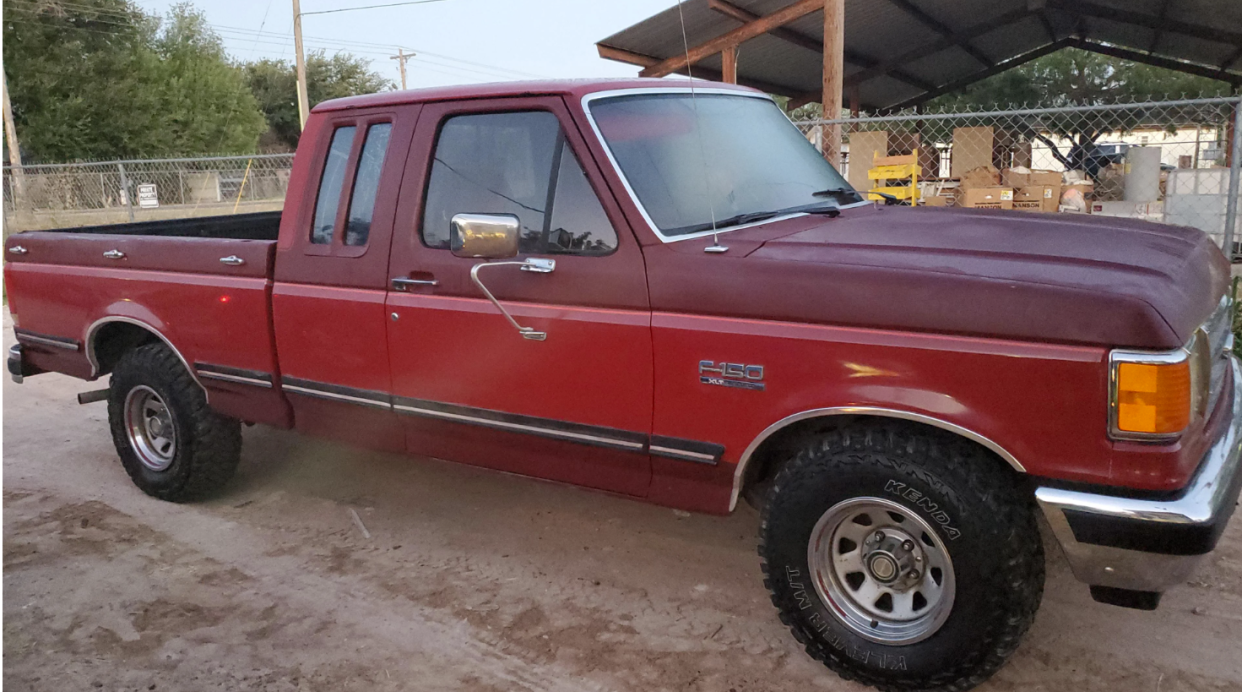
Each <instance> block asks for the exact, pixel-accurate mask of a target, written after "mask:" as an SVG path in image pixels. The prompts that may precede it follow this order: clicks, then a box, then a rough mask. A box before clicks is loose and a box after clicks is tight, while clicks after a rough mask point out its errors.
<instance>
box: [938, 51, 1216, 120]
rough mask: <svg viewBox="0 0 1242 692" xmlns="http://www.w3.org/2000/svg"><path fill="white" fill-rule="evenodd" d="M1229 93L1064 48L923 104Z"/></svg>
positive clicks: (1211, 83) (1095, 102)
mask: <svg viewBox="0 0 1242 692" xmlns="http://www.w3.org/2000/svg"><path fill="white" fill-rule="evenodd" d="M1227 95H1229V85H1228V84H1227V83H1225V82H1221V81H1217V80H1214V79H1208V78H1206V77H1196V76H1194V75H1189V74H1186V73H1184V72H1177V71H1175V70H1167V69H1164V68H1162V67H1153V66H1151V65H1144V64H1142V63H1136V62H1131V61H1129V60H1120V59H1117V58H1112V57H1109V56H1106V55H1100V54H1099V53H1092V52H1090V51H1085V50H1080V49H1077V48H1065V49H1062V50H1059V51H1057V52H1055V53H1051V54H1049V55H1045V56H1044V57H1042V58H1038V59H1036V60H1032V61H1030V62H1028V63H1026V64H1024V65H1019V66H1017V67H1015V68H1013V69H1011V70H1006V71H1004V72H1001V73H1000V74H997V75H994V76H992V77H989V78H987V79H984V80H981V81H978V82H975V83H974V84H971V85H970V86H967V87H965V88H963V89H961V90H960V91H958V92H956V93H953V94H947V95H945V96H941V97H939V98H936V99H933V100H931V101H929V102H928V104H927V105H928V107H929V108H932V109H935V110H943V111H946V112H951V111H961V110H979V109H980V108H988V109H992V108H1019V107H1022V106H1030V107H1037V106H1046V107H1056V106H1099V105H1106V104H1112V103H1135V102H1140V101H1164V100H1168V99H1179V98H1196V97H1208V96H1227Z"/></svg>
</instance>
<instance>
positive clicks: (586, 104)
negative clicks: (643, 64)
mask: <svg viewBox="0 0 1242 692" xmlns="http://www.w3.org/2000/svg"><path fill="white" fill-rule="evenodd" d="M690 93H694V94H711V95H713V96H740V97H744V98H752V99H761V100H765V101H770V102H772V103H773V105H775V103H776V101H775V100H774V99H773V98H772V97H771V96H769V95H767V94H764V93H762V92H757V91H748V90H742V89H725V88H720V87H703V88H699V87H694V88H693V89H692V88H690V87H648V88H642V89H612V90H609V91H596V92H592V93H590V94H586V95H584V96H583V97H582V103H581V105H582V112H583V113H585V114H586V119H587V122H588V123H590V125H591V131H592V132H593V133H594V135H595V140H596V141H597V142H599V145H600V147H602V148H603V150H604V154H605V155H607V156H608V163H609V165H611V166H612V170H613V171H614V172H615V173H616V174H617V178H619V179H620V180H621V185H622V186H623V187H624V188H625V192H626V194H628V195H629V197H630V201H631V202H633V203H634V206H635V207H636V208H637V209H638V213H639V214H641V215H642V217H643V221H645V222H646V223H647V228H648V229H649V230H650V231H651V232H652V233H654V234H655V236H656V237H657V238H659V239H660V242H663V243H675V242H678V241H682V240H690V239H692V238H703V237H705V236H710V235H715V234H717V233H731V232H733V231H740V230H742V229H744V228H753V227H755V226H759V225H761V224H766V223H773V222H776V221H784V220H785V219H792V218H796V217H799V216H807V213H806V212H794V213H790V214H782V215H780V216H775V217H772V218H770V219H764V220H762V221H753V222H751V223H745V224H741V225H738V226H729V227H728V228H721V229H718V230H714V231H711V230H709V231H698V232H696V233H687V234H685V235H676V236H668V235H664V233H663V232H661V231H660V227H659V226H657V225H656V222H655V220H653V219H652V218H651V215H650V214H648V213H647V208H646V207H644V206H643V203H642V201H641V200H639V199H638V193H636V192H635V191H634V188H633V187H632V186H631V185H630V181H629V179H628V178H626V176H625V172H624V171H622V170H621V165H620V164H619V163H617V159H616V157H615V156H613V153H612V148H611V147H609V146H608V140H606V139H604V133H603V132H601V131H600V129H599V125H598V124H596V122H595V115H594V114H592V113H591V108H590V104H591V102H592V101H598V100H602V99H609V98H618V97H621V96H643V95H651V94H690ZM837 173H838V175H839V174H840V171H837ZM842 178H844V176H842ZM865 205H875V202H871V201H868V200H864V201H862V202H855V203H853V204H847V205H844V206H842V207H841V208H842V209H853V208H855V207H861V206H865Z"/></svg>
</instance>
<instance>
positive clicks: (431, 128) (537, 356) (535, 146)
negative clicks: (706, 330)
mask: <svg viewBox="0 0 1242 692" xmlns="http://www.w3.org/2000/svg"><path fill="white" fill-rule="evenodd" d="M460 213H474V214H513V215H515V216H517V217H518V219H519V220H520V225H521V231H520V237H521V242H520V251H519V252H520V254H519V256H518V257H517V258H515V259H519V260H520V259H523V258H526V257H538V258H546V259H554V260H555V269H554V270H553V271H551V272H548V273H535V272H527V271H520V270H519V267H517V266H498V267H494V268H489V269H488V271H486V272H482V273H480V274H479V279H480V280H481V281H482V282H483V283H484V284H485V285H486V287H487V288H488V289H490V291H491V292H492V293H493V294H494V295H495V297H496V299H497V300H498V301H499V302H500V303H501V304H502V305H503V306H504V307H505V308H506V309H507V310H508V311H509V313H510V314H511V315H512V317H513V319H514V320H516V321H517V322H518V323H520V324H521V325H522V326H526V327H531V328H533V329H534V330H538V331H542V332H545V333H546V334H547V338H546V340H543V341H535V340H531V339H527V338H523V336H522V335H521V334H519V332H518V331H517V330H516V329H515V328H514V327H513V326H512V324H511V323H510V322H509V321H508V320H507V319H506V318H505V317H504V316H503V315H502V314H501V313H500V312H499V311H498V310H497V308H496V307H495V306H494V305H493V304H492V303H491V302H490V301H489V300H488V299H487V298H486V297H485V295H484V294H483V292H482V291H481V290H480V289H479V288H478V287H477V286H476V285H475V284H474V283H473V281H472V279H471V269H472V268H473V267H474V266H475V265H476V264H478V263H479V260H472V259H466V258H459V257H455V256H454V255H453V254H452V253H451V252H450V250H449V221H450V219H451V218H452V217H453V216H454V215H456V214H460ZM397 219H398V221H397V225H396V227H395V231H394V241H393V252H392V258H391V260H390V266H389V276H390V281H391V284H390V286H389V293H388V302H387V306H388V307H387V310H388V313H389V319H388V349H389V360H390V362H391V363H392V387H393V406H394V410H395V411H396V413H397V414H398V417H399V418H400V419H401V420H402V421H403V424H404V428H405V431H406V444H407V445H408V448H409V450H410V451H411V452H412V453H415V454H420V455H426V456H434V457H440V458H445V459H452V460H455V461H461V462H465V463H470V464H476V465H481V466H488V467H492V468H497V469H503V470H506V471H511V472H516V473H521V474H525V475H531V476H538V477H543V478H551V479H557V480H562V481H566V482H571V483H574V484H579V485H585V486H591V487H596V488H604V489H607V490H611V491H614V492H620V493H626V494H632V495H642V494H644V493H645V492H646V491H647V486H648V483H649V481H650V475H651V471H650V463H649V459H648V456H647V437H648V433H649V432H650V429H651V412H652V351H651V327H650V324H651V317H650V307H649V303H648V300H647V285H646V277H645V273H644V265H643V259H642V253H641V251H640V249H639V247H638V245H637V243H636V242H635V239H634V236H633V235H632V233H631V231H630V229H629V227H628V226H627V225H626V223H625V221H624V218H623V217H622V215H621V213H620V210H619V209H618V208H617V205H616V202H615V200H614V199H613V198H612V197H611V196H610V194H609V192H608V189H607V188H606V187H605V186H604V185H603V183H602V182H601V178H600V174H599V171H598V169H596V168H595V163H594V161H593V160H592V159H591V157H590V155H589V154H588V153H587V148H586V146H585V144H584V142H583V141H582V138H581V135H580V134H579V133H578V131H577V129H576V128H575V126H574V124H573V122H572V120H571V119H570V117H569V115H568V113H567V111H566V110H565V107H564V104H563V103H562V101H561V100H560V99H559V98H555V97H548V98H521V99H495V100H489V101H471V102H459V103H454V104H429V105H427V106H425V107H424V110H423V113H422V116H421V117H420V119H419V123H418V130H417V132H416V133H415V142H414V144H413V146H412V147H411V150H410V158H409V162H408V164H407V172H406V176H405V181H404V186H403V189H402V193H401V202H400V204H399V207H398V212H397Z"/></svg>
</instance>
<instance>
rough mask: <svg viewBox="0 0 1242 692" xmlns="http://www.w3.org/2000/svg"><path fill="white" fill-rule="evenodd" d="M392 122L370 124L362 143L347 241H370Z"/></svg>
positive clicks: (346, 228) (362, 242) (347, 221)
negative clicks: (376, 195) (377, 192)
mask: <svg viewBox="0 0 1242 692" xmlns="http://www.w3.org/2000/svg"><path fill="white" fill-rule="evenodd" d="M391 132H392V123H376V124H375V125H372V126H371V127H369V128H367V139H366V141H365V142H364V143H363V144H362V155H361V156H360V157H359V159H358V172H357V173H355V174H354V191H353V194H352V195H350V199H349V216H348V218H347V220H346V223H345V244H346V245H366V244H367V236H369V235H370V234H371V216H372V215H373V214H374V213H375V193H376V191H377V190H378V189H379V181H380V171H381V170H382V169H383V168H384V153H385V152H387V151H388V135H389V133H391Z"/></svg>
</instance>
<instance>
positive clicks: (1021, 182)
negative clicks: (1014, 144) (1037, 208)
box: [1001, 168, 1061, 188]
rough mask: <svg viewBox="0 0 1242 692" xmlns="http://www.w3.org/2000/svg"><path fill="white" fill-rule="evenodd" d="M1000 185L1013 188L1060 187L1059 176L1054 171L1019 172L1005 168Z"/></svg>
mask: <svg viewBox="0 0 1242 692" xmlns="http://www.w3.org/2000/svg"><path fill="white" fill-rule="evenodd" d="M1001 184H1002V185H1005V186H1007V187H1013V188H1019V187H1030V186H1032V185H1060V184H1061V174H1060V173H1058V172H1056V171H1020V170H1014V169H1012V168H1006V169H1005V170H1004V171H1002V172H1001Z"/></svg>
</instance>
